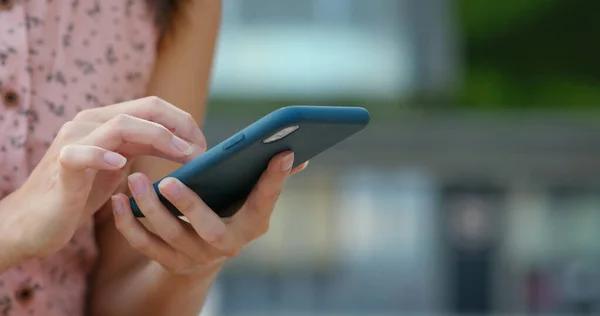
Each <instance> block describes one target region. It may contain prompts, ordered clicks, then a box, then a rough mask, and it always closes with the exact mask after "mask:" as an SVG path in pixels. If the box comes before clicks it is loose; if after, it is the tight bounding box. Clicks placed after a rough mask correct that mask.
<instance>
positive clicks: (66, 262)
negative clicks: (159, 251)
mask: <svg viewBox="0 0 600 316" xmlns="http://www.w3.org/2000/svg"><path fill="white" fill-rule="evenodd" d="M157 35H158V29H157V28H156V27H155V24H154V18H153V12H152V10H151V8H149V7H148V5H147V0H0V198H4V197H5V196H7V195H8V194H10V193H11V192H12V191H13V190H15V189H16V188H18V187H19V186H20V185H21V184H22V183H23V182H24V181H25V180H26V179H27V177H28V175H29V173H30V172H31V171H32V169H33V168H34V167H35V166H36V164H37V163H38V162H39V160H40V159H41V158H42V156H43V155H44V153H45V151H46V149H47V148H48V146H49V144H50V143H51V142H52V140H53V139H54V137H55V135H56V133H57V131H58V130H59V128H60V127H61V126H62V125H63V124H64V123H65V122H66V121H68V120H70V119H72V118H73V117H74V116H75V114H76V113H77V112H79V111H81V110H83V109H87V108H92V107H98V106H103V105H109V104H113V103H116V102H120V101H124V100H130V99H134V98H138V97H141V96H143V95H144V94H145V88H146V85H147V82H148V80H149V77H150V72H151V70H152V66H153V63H154V59H155V45H156V41H157V37H158V36H157ZM11 211H14V212H18V211H19V210H11ZM0 251H1V250H0ZM96 252H97V250H96V245H95V242H94V238H93V222H92V220H91V219H90V221H88V222H87V223H85V224H83V225H82V227H81V228H80V229H79V230H78V232H77V233H76V235H75V237H74V238H73V239H72V240H71V242H70V243H69V244H68V246H66V247H65V248H64V249H62V250H61V251H60V252H58V253H56V254H54V255H52V256H50V257H48V258H45V259H42V260H34V261H31V262H27V263H25V264H22V265H20V266H18V267H15V268H13V269H12V270H10V271H8V272H6V273H4V274H2V275H0V316H16V315H46V316H52V315H83V313H84V305H85V295H86V290H87V278H88V274H89V272H90V269H91V267H92V265H93V263H94V261H95V258H96Z"/></svg>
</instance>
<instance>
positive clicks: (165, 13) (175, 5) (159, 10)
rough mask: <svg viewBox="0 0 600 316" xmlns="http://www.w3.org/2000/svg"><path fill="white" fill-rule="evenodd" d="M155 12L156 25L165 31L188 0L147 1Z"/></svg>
mask: <svg viewBox="0 0 600 316" xmlns="http://www.w3.org/2000/svg"><path fill="white" fill-rule="evenodd" d="M146 1H147V2H148V4H149V5H150V7H151V8H152V9H153V10H154V12H155V16H154V18H155V21H156V24H157V25H158V26H159V27H160V28H161V29H162V30H163V31H164V30H165V29H167V28H168V27H169V25H170V24H171V23H172V19H173V17H174V16H175V14H176V13H177V12H178V11H179V10H181V8H182V6H183V3H184V2H186V1H188V0H146Z"/></svg>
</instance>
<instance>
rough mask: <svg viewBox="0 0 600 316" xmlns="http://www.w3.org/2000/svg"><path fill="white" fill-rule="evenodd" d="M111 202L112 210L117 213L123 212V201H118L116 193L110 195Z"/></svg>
mask: <svg viewBox="0 0 600 316" xmlns="http://www.w3.org/2000/svg"><path fill="white" fill-rule="evenodd" d="M110 200H111V202H112V207H113V212H114V213H115V214H117V215H121V214H123V213H125V208H124V207H123V203H121V201H119V198H118V197H117V196H116V195H113V196H111V197H110Z"/></svg>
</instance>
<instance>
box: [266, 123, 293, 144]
mask: <svg viewBox="0 0 600 316" xmlns="http://www.w3.org/2000/svg"><path fill="white" fill-rule="evenodd" d="M298 128H300V126H298V125H294V126H289V127H286V128H284V129H282V130H280V131H279V132H277V133H275V134H273V135H272V136H270V137H269V138H267V139H265V140H263V143H265V144H269V143H272V142H276V141H278V140H280V139H283V138H285V137H286V136H288V135H289V134H291V133H293V132H295V131H296V130H298Z"/></svg>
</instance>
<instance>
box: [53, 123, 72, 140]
mask: <svg viewBox="0 0 600 316" xmlns="http://www.w3.org/2000/svg"><path fill="white" fill-rule="evenodd" d="M76 130H77V123H75V122H74V121H68V122H66V123H65V124H63V126H62V127H61V128H60V130H59V131H58V134H57V136H56V137H57V138H59V139H64V138H66V137H68V136H70V135H73V134H74V133H75V131H76Z"/></svg>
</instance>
